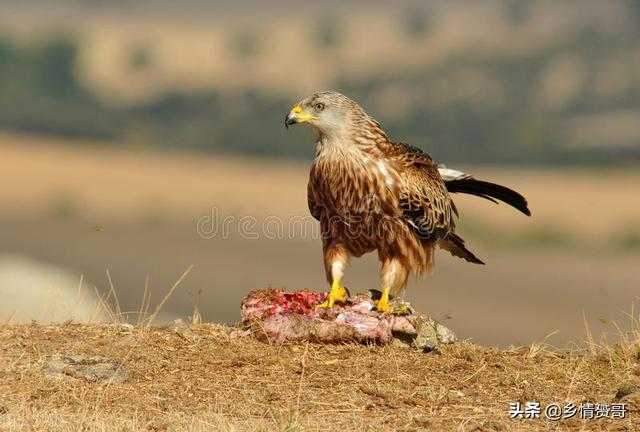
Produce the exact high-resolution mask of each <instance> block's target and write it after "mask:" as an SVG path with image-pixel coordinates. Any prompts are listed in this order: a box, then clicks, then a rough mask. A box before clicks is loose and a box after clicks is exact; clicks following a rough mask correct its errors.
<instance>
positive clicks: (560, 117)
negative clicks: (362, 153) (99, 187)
mask: <svg viewBox="0 0 640 432" xmlns="http://www.w3.org/2000/svg"><path fill="white" fill-rule="evenodd" d="M639 18H640V7H639V6H638V3H637V2H635V1H631V0H630V1H608V2H601V1H597V0H594V1H564V2H553V1H547V0H536V1H520V0H503V1H498V0H495V1H486V2H470V1H460V2H444V1H442V2H436V1H432V2H425V3H422V2H398V3H396V2H394V3H393V4H391V3H386V2H355V3H349V4H343V3H340V2H329V3H323V4H322V5H318V4H316V5H311V4H306V3H300V2H296V3H293V2H291V1H276V2H269V3H262V2H246V1H245V2H236V3H234V4H233V5H230V4H226V3H215V4H210V2H203V1H195V0H191V1H187V2H180V3H179V4H176V3H174V2H168V1H154V2H150V1H126V0H120V1H116V2H106V1H100V0H84V1H80V0H68V1H58V2H55V4H54V3H50V2H43V1H34V0H31V1H15V0H9V1H5V2H3V3H2V5H0V26H1V28H2V32H1V33H0V128H2V129H5V130H14V131H15V130H17V131H21V132H36V133H41V134H49V135H59V136H62V137H72V138H91V139H92V140H98V141H101V142H104V144H105V145H116V143H118V144H117V145H120V146H135V147H141V146H142V147H153V148H169V149H189V150H197V151H207V152H218V153H249V154H257V155H276V156H293V157H311V155H312V153H313V151H312V148H311V140H310V138H309V137H308V136H306V135H304V136H303V133H305V132H299V131H296V132H293V133H290V134H285V132H284V129H283V128H282V119H283V117H284V114H285V113H286V112H287V111H288V109H289V108H290V106H291V105H292V104H293V103H294V102H295V101H297V100H299V99H301V98H303V97H305V96H307V95H308V94H309V93H310V92H312V91H314V90H319V89H327V88H333V89H336V90H339V91H342V92H344V93H346V94H348V95H350V96H352V97H353V98H355V99H357V100H358V101H359V102H360V103H361V104H362V105H363V106H364V107H365V108H366V109H367V110H368V111H369V112H370V113H371V114H372V115H374V116H375V117H376V118H378V119H379V120H381V121H382V123H383V125H384V126H385V128H386V129H387V130H388V131H389V132H390V135H391V136H392V137H394V138H396V139H398V140H403V141H409V142H412V143H415V144H417V145H419V146H421V147H423V148H424V149H426V150H428V151H429V153H431V154H432V155H433V156H434V157H435V158H437V159H438V160H442V161H447V162H449V163H471V162H473V163H518V164H525V163H526V164H539V163H555V164H592V165H600V164H620V163H636V162H638V160H640V29H639V28H638V26H637V25H636V23H637V22H638V19H639ZM305 139H306V140H307V141H308V145H305V144H304V140H305Z"/></svg>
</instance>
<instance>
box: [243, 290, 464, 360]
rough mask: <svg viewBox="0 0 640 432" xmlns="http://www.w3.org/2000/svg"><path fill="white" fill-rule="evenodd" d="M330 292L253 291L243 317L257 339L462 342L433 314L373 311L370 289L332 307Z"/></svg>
mask: <svg viewBox="0 0 640 432" xmlns="http://www.w3.org/2000/svg"><path fill="white" fill-rule="evenodd" d="M326 296H327V294H326V293H319V292H314V291H295V292H285V291H282V290H280V289H276V288H271V289H268V290H260V291H253V292H251V293H249V295H247V296H246V297H245V298H244V299H243V301H242V306H241V316H242V322H243V324H244V326H245V327H246V328H247V329H249V331H251V333H252V334H253V335H254V336H256V337H257V338H259V339H261V340H265V341H276V342H282V341H285V340H287V341H302V340H311V341H315V342H325V343H339V342H345V341H354V340H355V341H360V342H365V341H375V342H378V343H382V344H393V345H395V346H399V347H404V348H414V349H419V350H423V351H433V350H436V351H437V348H438V346H439V345H440V344H447V343H452V342H455V341H456V337H455V335H454V334H453V332H452V331H451V330H449V329H448V328H446V327H444V326H443V325H442V324H440V323H438V322H437V321H436V320H434V319H433V318H431V317H428V316H423V315H416V314H408V315H391V314H383V313H380V312H377V311H375V310H373V307H374V303H373V300H372V298H371V297H370V296H368V295H366V294H356V295H354V296H352V297H350V298H349V301H348V302H347V304H344V305H342V304H336V305H335V306H334V307H333V308H331V309H320V308H317V307H316V306H317V305H318V304H320V303H322V302H323V301H324V300H325V299H326ZM405 306H407V305H405ZM409 310H410V309H409Z"/></svg>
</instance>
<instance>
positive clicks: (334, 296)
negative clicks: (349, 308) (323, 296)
mask: <svg viewBox="0 0 640 432" xmlns="http://www.w3.org/2000/svg"><path fill="white" fill-rule="evenodd" d="M348 297H349V291H347V289H346V288H345V287H343V286H340V279H336V280H335V281H333V284H331V291H329V294H328V295H327V300H326V301H325V302H324V303H321V304H319V305H318V307H320V308H325V309H329V308H332V307H333V305H334V304H335V303H336V302H340V303H346V301H347V298H348Z"/></svg>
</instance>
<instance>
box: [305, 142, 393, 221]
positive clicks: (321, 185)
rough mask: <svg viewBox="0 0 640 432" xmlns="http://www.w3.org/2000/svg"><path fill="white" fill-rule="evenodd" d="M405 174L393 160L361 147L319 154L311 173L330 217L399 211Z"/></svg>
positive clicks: (312, 185) (317, 196) (312, 186)
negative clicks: (365, 150) (399, 198)
mask: <svg viewBox="0 0 640 432" xmlns="http://www.w3.org/2000/svg"><path fill="white" fill-rule="evenodd" d="M401 180H402V179H401V176H400V174H399V172H398V170H397V169H396V167H394V166H393V164H392V163H390V161H388V160H385V159H384V158H381V157H379V156H377V155H375V154H371V153H367V152H364V151H362V150H359V149H348V150H337V151H336V150H333V151H327V152H321V153H319V154H318V156H317V158H316V160H315V162H314V164H313V166H312V168H311V175H310V180H309V182H310V189H311V190H312V191H313V193H314V195H315V196H314V198H315V199H316V201H317V202H316V204H317V205H319V206H320V207H322V208H324V209H325V211H328V212H329V215H328V216H340V215H346V214H351V215H359V214H362V213H373V214H389V213H392V214H395V213H396V212H397V211H398V210H397V209H398V207H397V198H398V195H399V188H400V186H401Z"/></svg>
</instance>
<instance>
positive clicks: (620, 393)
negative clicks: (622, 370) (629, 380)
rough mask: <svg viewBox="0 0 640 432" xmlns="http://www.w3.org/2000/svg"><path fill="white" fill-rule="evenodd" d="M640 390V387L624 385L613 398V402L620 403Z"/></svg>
mask: <svg viewBox="0 0 640 432" xmlns="http://www.w3.org/2000/svg"><path fill="white" fill-rule="evenodd" d="M638 390H639V389H638V386H637V385H635V384H628V385H624V386H622V387H620V388H619V389H618V391H617V392H616V394H615V396H613V400H614V401H619V400H620V399H622V398H623V397H625V396H627V395H630V394H631V393H636V392H637V391H638Z"/></svg>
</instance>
